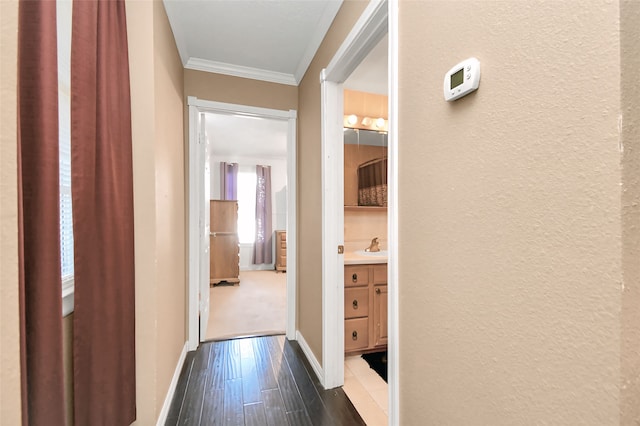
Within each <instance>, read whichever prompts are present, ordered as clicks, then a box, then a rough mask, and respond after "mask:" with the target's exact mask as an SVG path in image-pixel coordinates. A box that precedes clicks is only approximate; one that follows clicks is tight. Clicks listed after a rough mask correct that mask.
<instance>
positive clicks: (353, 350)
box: [344, 264, 388, 354]
mask: <svg viewBox="0 0 640 426" xmlns="http://www.w3.org/2000/svg"><path fill="white" fill-rule="evenodd" d="M344 318H345V320H344V351H345V353H347V354H357V353H365V352H376V351H380V350H384V349H386V346H387V340H388V339H387V265H386V264H375V265H345V267H344Z"/></svg>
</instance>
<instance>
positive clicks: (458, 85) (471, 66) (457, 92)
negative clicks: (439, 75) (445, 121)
mask: <svg viewBox="0 0 640 426" xmlns="http://www.w3.org/2000/svg"><path fill="white" fill-rule="evenodd" d="M479 85H480V61H478V60H477V59H476V58H469V59H467V60H464V61H462V62H460V63H459V64H457V65H455V66H454V67H453V68H451V69H450V70H449V72H448V73H447V74H445V76H444V100H445V101H455V100H456V99H458V98H461V97H463V96H465V95H468V94H469V93H471V92H473V91H474V90H476V89H477V88H478V86H479Z"/></svg>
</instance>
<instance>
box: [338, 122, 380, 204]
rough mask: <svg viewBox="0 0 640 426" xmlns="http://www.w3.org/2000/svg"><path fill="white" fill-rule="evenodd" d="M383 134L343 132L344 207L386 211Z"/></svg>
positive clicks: (356, 130) (372, 131)
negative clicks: (379, 208)
mask: <svg viewBox="0 0 640 426" xmlns="http://www.w3.org/2000/svg"><path fill="white" fill-rule="evenodd" d="M386 188H387V134H386V133H384V132H376V131H374V130H359V129H344V205H345V206H367V207H386V205H387V201H386V200H387V197H386V193H387V191H386Z"/></svg>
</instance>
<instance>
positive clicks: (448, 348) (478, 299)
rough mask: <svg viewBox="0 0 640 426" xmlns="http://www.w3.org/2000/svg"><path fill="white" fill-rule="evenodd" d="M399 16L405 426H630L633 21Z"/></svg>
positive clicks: (540, 14)
mask: <svg viewBox="0 0 640 426" xmlns="http://www.w3.org/2000/svg"><path fill="white" fill-rule="evenodd" d="M399 7H400V39H399V40H400V93H399V99H400V123H399V128H400V141H399V146H400V153H399V160H400V168H399V169H400V176H399V179H400V181H399V184H400V185H399V186H400V206H399V207H400V284H399V285H400V330H401V336H400V343H401V346H400V351H401V364H400V370H401V371H400V373H401V374H400V376H401V377H400V388H401V396H400V401H401V421H402V423H403V424H418V422H419V424H456V425H457V424H469V425H480V424H482V425H484V424H491V425H501V424H504V425H513V424H533V423H536V424H588V425H613V424H618V423H619V422H620V402H621V401H620V394H621V390H620V383H621V356H622V357H624V356H625V354H624V353H621V347H620V345H621V327H620V321H621V314H620V312H621V290H622V284H623V283H622V277H623V268H622V262H621V245H622V244H621V226H622V223H621V203H620V199H621V151H620V140H619V138H620V133H619V116H620V25H619V4H618V3H617V2H604V1H602V2H600V1H589V2H556V1H546V2H545V1H543V2H537V1H536V2H533V1H518V2H514V1H510V0H509V1H493V2H485V1H455V2H436V1H429V2H400V5H399ZM452 17H456V19H453V18H452ZM470 56H476V57H477V58H478V59H479V60H480V61H481V64H482V65H481V66H482V79H481V82H480V88H479V90H478V91H477V92H476V93H474V94H471V95H469V96H467V97H466V98H463V99H461V100H459V101H457V102H454V103H448V102H445V101H444V100H443V95H442V79H443V75H444V73H445V72H446V71H447V70H448V69H449V68H450V67H451V66H452V65H454V64H455V63H457V62H458V61H460V60H463V59H465V58H467V57H470ZM636 76H637V70H636ZM636 145H637V142H636ZM631 173H633V174H634V175H635V176H636V177H637V176H638V171H637V169H636V171H634V172H631ZM636 234H637V231H636ZM635 302H636V309H637V306H638V304H637V302H638V299H637V298H636V299H635ZM636 350H637V348H636ZM636 352H637V351H636ZM418 354H419V355H418ZM635 359H636V360H637V356H636V358H635ZM623 360H624V358H623ZM635 365H636V366H637V363H636V364H635Z"/></svg>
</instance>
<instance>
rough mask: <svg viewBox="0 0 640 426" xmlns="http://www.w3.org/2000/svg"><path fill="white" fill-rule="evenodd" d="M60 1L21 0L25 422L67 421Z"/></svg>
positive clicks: (20, 210)
mask: <svg viewBox="0 0 640 426" xmlns="http://www.w3.org/2000/svg"><path fill="white" fill-rule="evenodd" d="M56 43H57V36H56V3H55V2H51V1H21V2H20V7H19V26H18V44H19V46H18V47H19V49H18V52H19V53H18V79H19V80H18V244H19V248H18V249H19V253H18V257H19V287H20V338H21V341H20V355H21V379H22V424H23V425H54V426H55V425H60V426H62V425H64V424H65V417H64V416H65V414H64V371H63V361H62V357H63V351H62V283H61V268H60V199H59V194H60V188H59V186H58V185H59V177H58V172H59V171H58V170H59V168H58V161H59V159H58V59H57V50H58V49H57V46H56Z"/></svg>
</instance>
